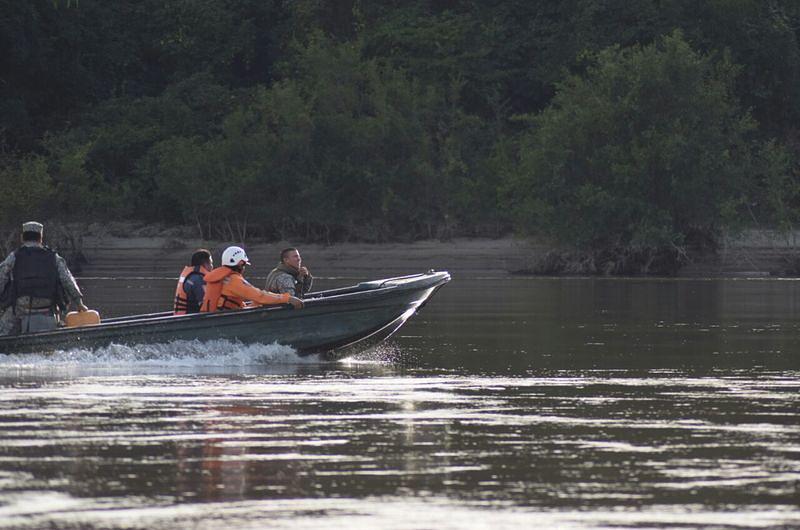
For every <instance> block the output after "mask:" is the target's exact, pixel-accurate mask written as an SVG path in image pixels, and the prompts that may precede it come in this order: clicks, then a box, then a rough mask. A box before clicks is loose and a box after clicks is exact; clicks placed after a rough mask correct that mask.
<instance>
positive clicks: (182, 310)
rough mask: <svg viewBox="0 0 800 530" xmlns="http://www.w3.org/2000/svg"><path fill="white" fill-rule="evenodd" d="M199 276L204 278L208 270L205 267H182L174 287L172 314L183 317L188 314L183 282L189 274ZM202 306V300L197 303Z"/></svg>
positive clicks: (187, 299)
mask: <svg viewBox="0 0 800 530" xmlns="http://www.w3.org/2000/svg"><path fill="white" fill-rule="evenodd" d="M194 273H197V274H200V275H201V276H203V278H205V276H206V274H208V270H207V269H206V268H205V267H201V266H197V267H191V266H187V267H184V268H183V270H182V271H181V275H180V277H179V278H178V285H177V286H176V287H175V304H174V307H173V312H174V313H175V314H176V315H185V314H187V313H189V298H188V297H187V296H186V291H185V290H184V289H183V286H184V282H186V278H188V277H189V275H190V274H194ZM199 303H201V304H202V300H201V301H199ZM196 312H197V311H192V313H196Z"/></svg>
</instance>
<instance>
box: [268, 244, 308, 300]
mask: <svg viewBox="0 0 800 530" xmlns="http://www.w3.org/2000/svg"><path fill="white" fill-rule="evenodd" d="M313 283H314V277H313V276H311V273H310V272H308V269H307V268H305V267H303V259H302V258H301V257H300V251H298V250H297V249H296V248H294V247H291V248H285V249H283V250H282V251H281V261H280V263H278V266H277V267H275V268H274V269H272V271H270V273H269V275H268V276H267V286H266V289H267V291H270V292H272V293H278V294H283V293H289V294H290V295H292V296H296V297H297V298H303V296H305V294H306V293H307V292H308V291H310V290H311V284H313Z"/></svg>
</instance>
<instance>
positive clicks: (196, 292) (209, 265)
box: [173, 248, 214, 315]
mask: <svg viewBox="0 0 800 530" xmlns="http://www.w3.org/2000/svg"><path fill="white" fill-rule="evenodd" d="M213 268H214V260H213V259H212V258H211V252H209V251H208V250H206V249H204V248H199V249H197V250H195V252H194V254H192V261H191V265H189V266H187V267H184V268H183V270H182V271H181V275H180V277H179V278H178V285H177V287H175V306H174V308H173V311H174V313H175V314H176V315H186V314H188V313H199V312H200V304H202V303H203V298H204V297H205V293H206V281H205V276H206V274H208V273H209V272H211V270H212V269H213Z"/></svg>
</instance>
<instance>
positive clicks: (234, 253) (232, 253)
mask: <svg viewBox="0 0 800 530" xmlns="http://www.w3.org/2000/svg"><path fill="white" fill-rule="evenodd" d="M222 264H223V265H225V266H226V267H230V268H231V269H235V270H238V271H243V270H244V268H245V266H246V265H250V260H249V259H248V258H247V253H246V252H245V251H244V249H243V248H242V247H228V248H226V249H225V250H224V251H223V252H222Z"/></svg>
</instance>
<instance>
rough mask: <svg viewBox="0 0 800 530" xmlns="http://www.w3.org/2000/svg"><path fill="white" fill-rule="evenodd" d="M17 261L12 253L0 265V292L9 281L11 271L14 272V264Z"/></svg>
mask: <svg viewBox="0 0 800 530" xmlns="http://www.w3.org/2000/svg"><path fill="white" fill-rule="evenodd" d="M16 261H17V257H16V255H15V254H14V253H13V252H12V253H11V254H9V255H8V256H6V259H4V260H3V262H2V263H0V291H2V290H3V288H4V287H5V286H6V284H7V283H8V281H9V280H10V279H11V271H13V270H14V263H15V262H16Z"/></svg>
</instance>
